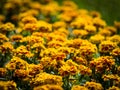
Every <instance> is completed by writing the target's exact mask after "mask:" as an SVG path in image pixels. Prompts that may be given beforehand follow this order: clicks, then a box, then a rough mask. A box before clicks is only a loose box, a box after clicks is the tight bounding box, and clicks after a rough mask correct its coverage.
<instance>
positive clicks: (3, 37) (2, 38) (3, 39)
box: [0, 33, 9, 44]
mask: <svg viewBox="0 0 120 90" xmlns="http://www.w3.org/2000/svg"><path fill="white" fill-rule="evenodd" d="M5 41H9V39H8V38H7V37H6V36H5V35H4V34H2V33H0V44H1V43H3V42H5Z"/></svg>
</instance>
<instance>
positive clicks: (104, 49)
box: [99, 40, 117, 53]
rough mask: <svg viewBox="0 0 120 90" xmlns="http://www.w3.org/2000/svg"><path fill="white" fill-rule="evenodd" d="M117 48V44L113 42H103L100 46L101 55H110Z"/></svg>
mask: <svg viewBox="0 0 120 90" xmlns="http://www.w3.org/2000/svg"><path fill="white" fill-rule="evenodd" d="M116 47H117V44H116V43H114V42H112V41H108V40H107V41H103V42H101V43H100V44H99V51H100V52H101V53H110V52H111V51H112V50H113V49H115V48H116Z"/></svg>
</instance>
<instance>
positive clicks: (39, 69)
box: [28, 64, 43, 77]
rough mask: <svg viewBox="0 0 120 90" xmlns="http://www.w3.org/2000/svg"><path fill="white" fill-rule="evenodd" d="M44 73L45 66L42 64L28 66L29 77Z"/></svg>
mask: <svg viewBox="0 0 120 90" xmlns="http://www.w3.org/2000/svg"><path fill="white" fill-rule="evenodd" d="M42 71H43V65H42V64H37V65H35V64H29V65H28V72H29V75H30V76H32V77H34V76H35V75H36V74H39V73H40V72H42Z"/></svg>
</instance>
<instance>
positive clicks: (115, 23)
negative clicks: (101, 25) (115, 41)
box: [114, 21, 120, 29]
mask: <svg viewBox="0 0 120 90" xmlns="http://www.w3.org/2000/svg"><path fill="white" fill-rule="evenodd" d="M114 26H115V27H116V28H117V29H120V22H119V21H114Z"/></svg>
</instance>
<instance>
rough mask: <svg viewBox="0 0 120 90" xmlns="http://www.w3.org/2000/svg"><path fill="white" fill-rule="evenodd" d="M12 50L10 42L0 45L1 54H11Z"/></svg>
mask: <svg viewBox="0 0 120 90" xmlns="http://www.w3.org/2000/svg"><path fill="white" fill-rule="evenodd" d="M13 50H14V47H13V45H12V44H11V42H4V43H3V44H2V45H0V52H2V53H3V54H5V53H8V52H10V53H12V52H13Z"/></svg>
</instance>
